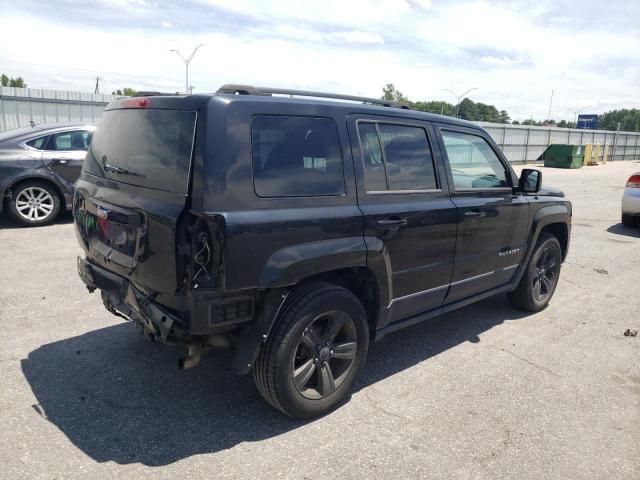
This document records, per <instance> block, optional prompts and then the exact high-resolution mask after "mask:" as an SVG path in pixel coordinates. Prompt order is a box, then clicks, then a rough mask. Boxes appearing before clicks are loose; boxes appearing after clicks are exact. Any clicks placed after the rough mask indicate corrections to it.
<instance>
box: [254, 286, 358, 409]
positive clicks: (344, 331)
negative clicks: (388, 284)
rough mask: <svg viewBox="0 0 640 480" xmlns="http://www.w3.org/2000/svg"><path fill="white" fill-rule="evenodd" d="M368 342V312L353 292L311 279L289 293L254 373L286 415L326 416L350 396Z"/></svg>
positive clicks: (264, 392)
mask: <svg viewBox="0 0 640 480" xmlns="http://www.w3.org/2000/svg"><path fill="white" fill-rule="evenodd" d="M368 346H369V329H368V323H367V316H366V313H365V311H364V308H363V307H362V304H361V303H360V302H359V301H358V299H357V298H356V297H355V296H354V295H353V293H351V292H350V291H349V290H347V289H345V288H342V287H340V286H337V285H334V284H331V283H326V282H312V283H309V284H307V285H303V286H302V287H300V288H297V289H295V290H294V291H293V292H292V293H291V294H290V296H289V298H288V299H287V301H286V303H285V305H284V307H283V309H282V312H281V314H280V315H279V318H278V319H277V323H276V325H275V326H274V329H273V331H272V332H271V334H270V335H269V338H268V339H267V342H266V343H265V345H264V346H263V348H262V350H261V352H260V355H259V357H258V359H257V361H256V363H255V365H254V367H253V377H254V380H255V383H256V386H257V387H258V391H259V392H260V394H261V395H262V396H263V397H264V399H265V400H266V401H267V402H269V403H270V404H271V405H272V406H274V407H275V408H277V409H279V410H280V411H282V412H284V413H285V414H287V415H289V416H292V417H297V418H311V417H316V416H319V415H324V414H325V413H327V412H329V411H331V410H332V409H333V408H335V407H336V406H337V405H339V404H340V403H341V402H342V401H343V400H344V399H345V398H346V397H347V395H348V394H349V391H350V390H351V386H352V385H353V382H354V380H355V378H356V375H357V374H358V371H359V370H360V368H361V366H362V364H363V363H364V360H365V357H366V355H367V348H368Z"/></svg>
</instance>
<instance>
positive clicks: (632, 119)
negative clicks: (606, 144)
mask: <svg viewBox="0 0 640 480" xmlns="http://www.w3.org/2000/svg"><path fill="white" fill-rule="evenodd" d="M618 123H620V130H622V131H625V132H640V110H639V109H637V108H632V109H627V108H623V109H621V110H611V111H609V112H605V113H603V114H602V115H598V128H599V129H601V130H617V128H618Z"/></svg>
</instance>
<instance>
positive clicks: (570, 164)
mask: <svg viewBox="0 0 640 480" xmlns="http://www.w3.org/2000/svg"><path fill="white" fill-rule="evenodd" d="M542 159H543V160H544V166H545V167H553V168H582V163H583V160H584V147H583V146H582V145H549V146H548V147H547V149H546V150H545V151H544V153H543V154H542Z"/></svg>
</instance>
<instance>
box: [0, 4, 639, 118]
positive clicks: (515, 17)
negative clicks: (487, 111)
mask: <svg viewBox="0 0 640 480" xmlns="http://www.w3.org/2000/svg"><path fill="white" fill-rule="evenodd" d="M123 11H126V15H123ZM634 19H635V21H634ZM0 31H2V32H3V34H4V35H3V36H4V37H5V38H20V42H17V43H15V42H14V43H12V44H8V43H6V42H3V43H0V63H2V70H7V73H8V74H13V75H17V74H20V75H22V76H23V77H25V79H26V80H27V82H28V83H29V84H30V85H31V86H34V87H40V88H59V89H69V88H72V89H79V90H83V91H92V90H93V86H94V85H95V77H96V76H98V75H99V76H101V77H103V78H104V90H105V91H111V90H114V89H116V88H122V87H124V86H132V87H134V88H138V89H147V90H166V91H176V90H179V89H183V88H184V86H183V85H184V83H183V74H184V66H183V64H182V63H181V62H180V61H179V59H178V58H177V57H176V56H175V54H172V53H171V52H169V50H170V49H172V48H175V49H178V50H180V51H182V52H190V51H191V50H192V49H193V48H194V47H195V46H196V45H197V44H199V43H204V44H205V46H204V47H203V48H202V49H200V50H199V51H198V53H197V55H196V57H195V58H194V61H193V62H192V64H191V68H190V78H191V82H192V83H193V85H194V86H195V91H200V92H206V91H214V90H216V89H217V87H218V86H219V85H222V84H223V83H231V82H234V83H250V84H251V83H252V84H257V85H270V86H281V87H291V88H303V89H313V90H327V91H340V92H344V93H351V94H354V95H364V96H377V95H379V94H380V91H381V87H382V86H383V85H384V84H386V83H390V82H393V83H395V85H396V86H397V87H398V88H399V89H400V90H401V91H402V92H403V93H405V94H406V95H408V96H409V98H411V99H414V100H423V99H424V100H429V99H440V100H447V101H453V98H452V96H451V95H450V94H449V93H447V92H445V90H444V89H445V88H450V89H452V90H454V91H465V90H467V89H469V88H471V87H478V89H477V90H474V91H473V93H472V94H471V95H472V98H473V100H476V101H482V102H484V103H491V104H494V105H496V106H497V107H498V108H500V109H506V110H507V111H508V112H509V113H510V114H511V116H512V117H514V118H517V119H522V118H529V116H530V115H532V114H533V116H534V118H539V119H542V118H543V117H544V116H546V111H547V108H548V99H549V95H550V92H551V89H554V90H555V95H554V104H555V105H557V107H554V116H555V117H556V118H567V119H568V118H572V116H573V114H571V113H570V112H569V111H568V107H573V106H576V105H578V106H580V105H594V106H597V107H598V108H601V109H602V110H604V109H608V108H620V107H624V106H626V107H640V67H638V66H639V65H640V2H626V3H620V4H616V5H615V8H613V7H612V8H607V9H604V10H603V9H602V7H601V3H600V2H599V1H598V0H581V4H580V8H579V9H578V8H575V5H574V4H573V3H572V2H571V1H570V0H557V1H550V0H538V1H533V0H509V1H504V2H502V1H493V2H491V3H489V2H487V1H483V0H460V1H450V2H446V1H439V2H431V1H418V0H380V1H370V0H351V1H349V2H345V1H344V0H324V1H315V0H308V1H306V2H303V3H301V2H298V1H294V0H281V1H266V0H265V1H252V0H234V1H233V2H229V1H227V0H184V1H183V2H180V3H179V4H177V3H176V4H174V3H168V4H165V3H162V2H155V1H152V0H93V2H89V3H88V4H86V5H85V4H84V3H83V4H82V5H80V4H79V3H76V2H71V1H67V0H50V1H48V2H38V1H36V0H24V1H22V2H12V3H6V4H5V5H3V14H2V16H0ZM25 31H27V32H39V34H38V35H28V34H27V35H25V33H24V32H25ZM43 36H45V37H46V38H47V42H42V41H41V38H43ZM79 40H81V41H79ZM57 77H60V78H64V81H59V80H58V79H57Z"/></svg>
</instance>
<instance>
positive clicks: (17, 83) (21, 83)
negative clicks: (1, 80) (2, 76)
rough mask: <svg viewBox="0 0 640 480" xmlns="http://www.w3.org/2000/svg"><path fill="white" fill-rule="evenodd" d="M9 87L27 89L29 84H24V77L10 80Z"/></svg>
mask: <svg viewBox="0 0 640 480" xmlns="http://www.w3.org/2000/svg"><path fill="white" fill-rule="evenodd" d="M9 86H10V87H18V88H27V84H26V83H24V79H23V78H22V77H17V78H11V79H9Z"/></svg>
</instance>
